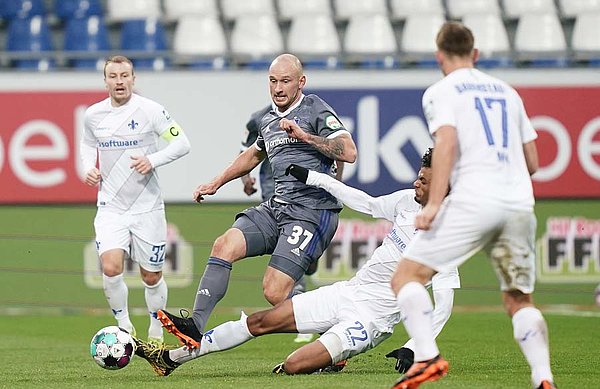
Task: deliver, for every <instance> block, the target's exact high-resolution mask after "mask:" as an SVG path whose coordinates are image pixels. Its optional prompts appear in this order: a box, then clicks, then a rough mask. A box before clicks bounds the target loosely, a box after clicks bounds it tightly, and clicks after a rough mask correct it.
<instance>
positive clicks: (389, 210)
mask: <svg viewBox="0 0 600 389" xmlns="http://www.w3.org/2000/svg"><path fill="white" fill-rule="evenodd" d="M306 183H307V184H308V185H313V186H317V187H319V188H322V189H325V190H326V191H327V192H329V193H331V194H332V195H333V196H334V197H336V198H337V199H338V200H340V201H341V202H342V203H344V204H345V205H346V206H348V207H349V208H352V209H354V210H355V211H358V212H361V213H364V214H367V215H371V216H373V217H375V218H383V219H387V220H389V221H392V222H393V221H394V208H395V201H393V200H391V196H392V195H388V196H381V197H372V196H370V195H369V194H367V193H365V192H363V191H361V190H359V189H356V188H353V187H351V186H348V185H346V184H344V183H342V182H341V181H338V180H336V179H335V178H333V177H331V176H329V175H327V174H325V173H319V172H315V171H313V170H310V171H309V173H308V178H307V180H306Z"/></svg>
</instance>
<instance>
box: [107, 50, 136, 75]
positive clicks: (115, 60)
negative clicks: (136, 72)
mask: <svg viewBox="0 0 600 389" xmlns="http://www.w3.org/2000/svg"><path fill="white" fill-rule="evenodd" d="M111 63H128V64H129V66H131V74H133V62H131V60H130V59H129V58H127V57H126V56H124V55H114V56H112V57H110V58H109V59H107V60H106V62H104V69H103V70H102V72H103V73H104V77H106V67H107V66H108V64H111Z"/></svg>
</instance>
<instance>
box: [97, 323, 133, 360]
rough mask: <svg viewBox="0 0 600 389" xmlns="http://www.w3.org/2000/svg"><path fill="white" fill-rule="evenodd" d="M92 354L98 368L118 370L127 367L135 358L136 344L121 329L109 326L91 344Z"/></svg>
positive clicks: (127, 333) (98, 333) (99, 332)
mask: <svg viewBox="0 0 600 389" xmlns="http://www.w3.org/2000/svg"><path fill="white" fill-rule="evenodd" d="M90 352H91V354H92V358H94V361H96V363H97V364H98V366H100V367H102V368H104V369H109V370H118V369H122V368H124V367H125V366H127V364H129V361H131V358H133V354H134V353H135V342H134V341H133V338H132V337H131V335H129V332H127V331H125V330H124V329H122V328H121V327H117V326H108V327H104V328H102V329H101V330H100V331H98V332H96V335H94V337H93V338H92V342H91V343H90Z"/></svg>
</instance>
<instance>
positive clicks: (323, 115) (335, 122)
mask: <svg viewBox="0 0 600 389" xmlns="http://www.w3.org/2000/svg"><path fill="white" fill-rule="evenodd" d="M311 97H314V98H315V103H314V104H315V108H316V109H315V117H314V123H315V124H314V125H315V131H316V133H317V135H319V136H322V137H323V138H334V137H336V136H338V135H340V134H344V133H347V134H350V133H349V132H348V130H347V129H346V128H345V127H344V125H343V124H342V122H341V121H340V119H339V118H338V116H337V114H336V113H335V111H334V110H333V108H331V107H330V106H329V105H328V104H327V103H325V102H324V101H323V100H321V99H320V98H318V97H317V96H315V95H311Z"/></svg>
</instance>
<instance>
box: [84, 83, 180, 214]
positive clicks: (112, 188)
mask: <svg viewBox="0 0 600 389" xmlns="http://www.w3.org/2000/svg"><path fill="white" fill-rule="evenodd" d="M84 125H85V127H84V135H83V140H82V144H83V145H86V146H89V147H94V148H96V149H97V150H98V157H99V169H100V174H101V175H102V181H101V183H100V187H99V190H98V203H97V204H98V207H99V208H103V209H107V210H110V211H113V212H118V213H130V214H136V213H143V212H149V211H151V210H155V209H162V208H164V203H163V199H162V195H161V190H160V186H159V182H158V175H157V173H156V170H155V169H152V171H151V172H150V173H148V174H145V175H142V174H140V173H138V172H136V171H135V169H132V168H131V167H130V166H131V163H132V160H131V158H130V157H132V156H141V155H146V156H149V155H151V154H153V153H156V152H157V151H158V138H159V137H160V136H161V135H162V134H163V133H165V132H166V131H170V130H171V129H177V131H178V132H179V131H180V128H179V126H177V124H176V123H175V121H174V120H173V119H172V118H171V117H170V116H169V114H168V113H167V111H166V110H165V109H164V108H163V107H162V106H161V105H160V104H158V103H156V102H154V101H152V100H150V99H147V98H145V97H142V96H139V95H136V94H133V95H132V96H131V99H130V100H129V101H128V102H127V103H126V104H124V105H122V106H120V107H113V106H112V105H111V100H110V98H107V99H105V100H102V101H100V102H98V103H96V104H94V105H92V106H91V107H89V108H88V109H87V110H86V113H85V123H84ZM172 132H173V131H172ZM177 135H179V134H178V133H176V134H175V136H177ZM182 135H183V134H182ZM183 136H184V135H183ZM185 142H187V138H186V140H185ZM187 145H188V149H187V150H189V143H187ZM187 150H186V151H185V152H187ZM177 157H179V156H177ZM84 161H85V158H84ZM92 162H93V164H94V165H95V159H94V160H93V161H92ZM151 162H153V161H151ZM153 166H154V167H156V165H155V164H154V163H153ZM92 167H93V165H92V166H85V167H84V168H86V169H89V168H92Z"/></svg>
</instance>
